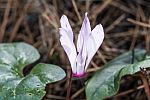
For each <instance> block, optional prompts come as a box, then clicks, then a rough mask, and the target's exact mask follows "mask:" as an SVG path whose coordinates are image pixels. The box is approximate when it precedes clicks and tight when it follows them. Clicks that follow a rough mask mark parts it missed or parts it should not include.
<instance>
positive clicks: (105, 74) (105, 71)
mask: <svg viewBox="0 0 150 100" xmlns="http://www.w3.org/2000/svg"><path fill="white" fill-rule="evenodd" d="M131 62H132V52H131V51H130V52H127V53H125V54H123V55H121V56H119V57H117V58H115V59H114V60H112V61H110V62H109V63H107V64H106V65H104V66H103V67H102V69H101V70H99V71H97V72H96V73H95V75H94V76H93V77H92V78H91V79H90V80H89V81H88V83H87V86H86V96H87V100H102V99H104V98H106V97H109V96H112V95H114V94H116V93H117V91H118V89H119V81H120V79H121V77H122V76H124V75H128V74H134V73H136V72H138V71H140V67H142V68H146V67H149V65H150V56H146V55H145V50H135V54H134V63H133V64H131Z"/></svg>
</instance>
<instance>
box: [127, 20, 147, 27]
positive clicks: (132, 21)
mask: <svg viewBox="0 0 150 100" xmlns="http://www.w3.org/2000/svg"><path fill="white" fill-rule="evenodd" d="M127 21H129V22H131V23H133V24H136V25H139V26H143V27H147V28H150V24H148V23H143V22H140V21H137V20H134V19H131V18H128V19H127Z"/></svg>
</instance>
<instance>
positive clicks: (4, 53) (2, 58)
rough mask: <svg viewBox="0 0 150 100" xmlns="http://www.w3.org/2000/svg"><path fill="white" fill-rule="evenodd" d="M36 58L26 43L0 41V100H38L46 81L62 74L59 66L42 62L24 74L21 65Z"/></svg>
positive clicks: (58, 78) (41, 96)
mask: <svg viewBox="0 0 150 100" xmlns="http://www.w3.org/2000/svg"><path fill="white" fill-rule="evenodd" d="M39 57H40V55H39V53H38V51H37V50H36V49H35V48H34V47H32V46H30V45H28V44H25V43H6V44H0V100H41V99H42V98H43V96H44V95H45V86H46V84H47V83H52V82H56V81H58V80H61V79H63V78H64V77H65V72H64V71H63V70H62V69H61V68H60V67H58V66H56V65H51V64H44V63H40V64H38V65H36V66H35V67H34V68H33V69H32V71H31V72H30V74H29V75H27V76H24V75H23V68H24V67H25V66H27V65H28V64H31V63H33V62H34V61H36V60H37V59H39Z"/></svg>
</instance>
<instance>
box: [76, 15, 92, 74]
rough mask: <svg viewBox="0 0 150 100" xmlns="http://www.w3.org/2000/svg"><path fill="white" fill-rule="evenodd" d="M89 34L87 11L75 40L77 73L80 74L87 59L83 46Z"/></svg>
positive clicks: (82, 72)
mask: <svg viewBox="0 0 150 100" xmlns="http://www.w3.org/2000/svg"><path fill="white" fill-rule="evenodd" d="M90 34H91V26H90V21H89V19H88V17H87V13H85V17H84V20H83V24H82V27H81V30H80V32H79V35H78V40H77V51H78V55H77V74H78V75H82V74H84V72H85V70H84V68H85V62H86V59H87V52H86V48H85V43H86V41H87V39H88V37H89V36H90Z"/></svg>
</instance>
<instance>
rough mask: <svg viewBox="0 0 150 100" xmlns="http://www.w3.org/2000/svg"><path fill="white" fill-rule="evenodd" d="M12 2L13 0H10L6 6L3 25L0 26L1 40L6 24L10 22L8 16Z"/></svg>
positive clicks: (1, 39)
mask: <svg viewBox="0 0 150 100" xmlns="http://www.w3.org/2000/svg"><path fill="white" fill-rule="evenodd" d="M12 2H13V0H8V3H7V6H6V10H5V13H4V19H3V23H2V25H1V27H0V42H2V41H3V37H4V33H5V29H6V25H7V23H8V16H9V12H10V9H11V4H12Z"/></svg>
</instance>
